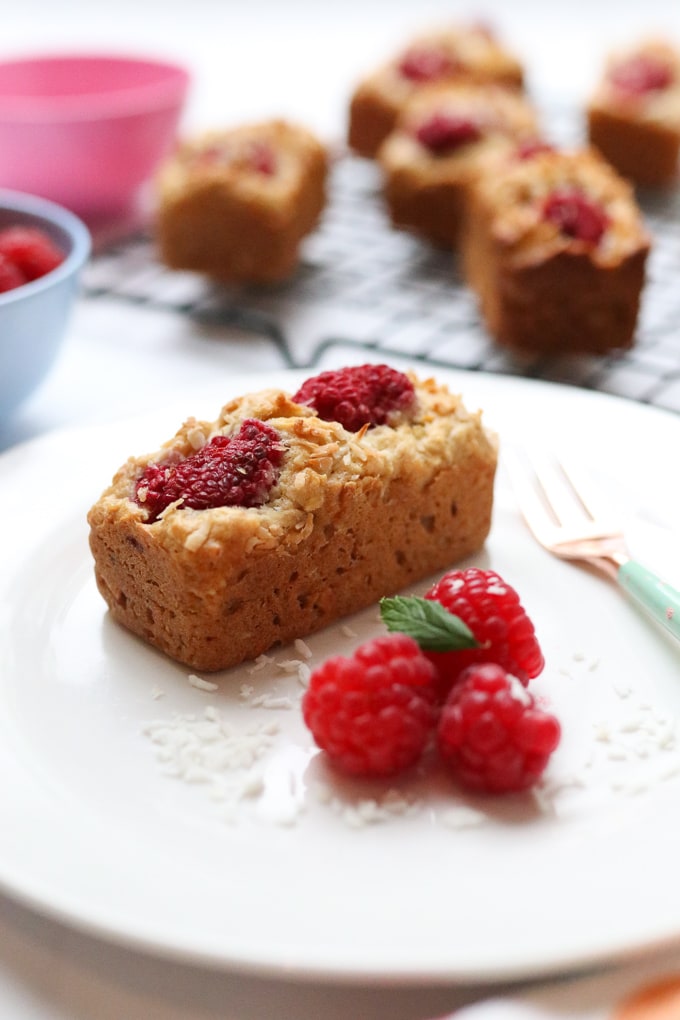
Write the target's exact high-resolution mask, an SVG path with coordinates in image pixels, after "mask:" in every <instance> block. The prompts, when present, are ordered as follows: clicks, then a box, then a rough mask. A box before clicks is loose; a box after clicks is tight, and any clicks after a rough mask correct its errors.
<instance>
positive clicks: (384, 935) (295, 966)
mask: <svg viewBox="0 0 680 1020" xmlns="http://www.w3.org/2000/svg"><path fill="white" fill-rule="evenodd" d="M437 374H438V375H439V377H440V378H441V379H442V380H444V381H447V382H448V383H449V384H450V385H451V386H452V388H454V389H455V390H457V391H459V392H462V393H463V394H464V396H465V399H466V403H467V404H468V405H469V406H471V407H472V406H482V407H484V408H485V413H486V418H487V421H488V423H489V424H491V425H493V426H494V427H495V428H497V429H498V430H499V431H500V434H501V438H502V441H503V442H504V443H507V442H516V441H519V442H524V441H525V440H528V439H532V440H534V441H535V440H536V438H537V437H538V438H540V440H541V442H542V443H544V444H548V445H550V446H552V447H554V448H556V449H559V450H560V451H566V452H570V453H572V454H575V455H577V456H578V457H579V458H580V459H581V461H582V462H583V464H584V465H585V467H586V472H587V473H588V474H589V475H590V476H591V478H592V480H593V482H594V483H595V484H596V485H597V486H598V488H600V489H602V490H603V491H604V493H605V495H607V496H610V497H612V498H614V499H616V500H617V501H620V502H621V503H622V505H626V506H627V507H628V508H629V510H630V511H631V512H630V514H629V524H630V527H631V535H632V536H633V538H634V541H635V543H636V545H637V546H638V547H639V548H638V551H640V550H641V551H642V552H643V553H644V554H646V555H647V556H648V558H650V559H651V560H652V561H656V562H654V563H653V565H656V566H658V565H659V564H662V565H663V566H664V567H665V568H666V569H667V572H669V571H670V572H671V574H674V576H670V577H669V580H675V583H676V584H677V583H678V581H679V579H680V572H678V570H677V568H676V567H675V565H674V564H673V562H672V558H671V556H670V555H669V550H672V548H673V545H672V543H673V541H676V543H677V535H674V533H673V531H672V529H671V527H670V525H672V524H673V522H675V521H677V520H678V510H679V509H680V486H679V484H678V473H677V471H676V459H677V449H678V442H679V440H680V419H678V418H677V417H674V416H672V415H670V414H664V413H662V412H658V411H654V410H651V409H649V408H646V407H643V406H639V405H635V404H632V403H628V402H624V401H619V400H616V399H615V398H607V397H602V396H597V395H595V394H591V393H587V392H583V391H579V390H576V389H567V388H561V387H557V386H551V385H546V384H540V383H533V382H530V381H523V380H517V379H512V378H504V377H501V376H498V377H489V376H482V375H478V374H471V375H467V374H466V373H462V372H460V373H450V372H444V371H441V372H439V373H437ZM300 378H301V377H300V376H299V375H292V374H291V375H285V376H282V375H278V376H277V377H271V376H267V377H264V376H260V377H258V378H257V379H253V378H252V377H251V378H240V379H235V380H232V381H231V382H230V383H228V384H227V385H226V386H225V388H224V391H223V392H221V394H220V396H219V398H215V397H214V395H212V396H209V395H206V394H202V395H201V396H200V398H197V399H195V400H190V399H189V398H187V401H186V402H185V404H184V405H183V407H182V408H181V409H180V412H179V414H177V413H176V412H175V411H174V410H172V409H170V410H169V411H167V412H163V413H159V414H157V415H155V416H152V417H149V418H145V419H143V420H140V421H136V422H129V423H123V424H120V425H115V426H107V427H105V428H101V429H97V430H91V431H89V432H87V433H86V432H70V433H59V434H54V435H52V436H49V437H47V438H45V439H42V440H39V441H36V442H33V443H29V444H27V445H24V446H22V447H19V448H16V449H15V450H13V451H11V452H10V453H8V454H6V455H4V456H3V457H2V458H0V479H1V480H2V492H3V499H2V504H1V507H0V519H1V526H0V536H1V537H0V545H1V551H2V565H3V567H2V576H1V578H0V634H1V642H0V644H1V648H2V651H1V653H0V654H1V657H2V658H1V670H0V775H2V782H1V783H0V817H2V820H3V821H2V836H1V837H0V881H1V882H2V885H3V887H4V889H5V890H6V891H8V892H9V893H10V894H12V895H15V896H17V897H20V898H21V899H22V900H24V901H25V902H28V903H30V904H32V905H34V906H35V907H36V908H37V909H39V910H41V911H44V912H48V913H50V914H52V915H55V916H57V917H59V918H61V919H65V920H67V921H69V922H70V923H73V924H76V925H78V926H80V927H82V928H84V929H86V930H90V931H93V932H96V933H98V934H101V935H104V936H106V937H108V938H112V939H115V940H119V941H121V942H125V943H126V944H131V945H137V946H140V947H144V948H147V949H152V950H153V951H155V952H160V953H163V954H165V955H171V956H176V957H178V958H182V959H191V960H197V961H203V962H209V963H214V964H217V965H220V966H227V967H234V968H240V969H243V970H249V971H255V972H262V973H278V974H284V975H286V974H287V975H291V976H297V977H306V976H310V977H311V976H316V977H320V976H326V977H331V978H334V979H342V980H344V979H347V980H349V979H352V980H364V979H366V980H379V981H381V982H405V981H420V980H436V979H442V980H461V981H463V980H469V981H473V980H496V979H501V978H507V977H522V976H528V975H537V974H545V973H549V972H551V971H554V970H557V969H560V970H564V969H565V968H572V967H574V968H575V967H580V966H583V965H585V964H589V963H593V962H595V961H601V960H605V959H613V958H616V957H617V956H621V955H622V954H625V953H627V952H630V951H631V950H634V949H643V948H646V947H652V946H658V945H659V944H661V943H664V942H667V941H670V940H673V939H675V938H676V937H677V936H679V935H680V887H679V885H678V883H677V881H676V873H677V861H678V859H679V857H680V826H678V825H677V821H676V806H677V801H678V796H679V794H680V780H679V778H678V776H680V751H678V748H677V747H676V745H675V738H674V726H675V719H676V717H677V715H678V712H679V711H680V668H679V667H680V658H679V655H680V648H678V646H677V645H675V644H673V643H672V641H671V640H670V639H669V638H668V637H667V636H666V635H665V634H664V633H662V632H661V631H660V630H658V629H657V628H656V627H655V625H653V624H652V623H651V622H649V621H648V620H647V619H646V618H644V617H643V616H642V615H641V614H640V612H639V611H638V610H636V609H635V608H634V607H633V606H632V605H631V604H630V603H629V602H628V601H627V600H626V598H625V596H623V595H622V594H621V593H620V592H619V591H618V590H617V589H616V588H615V587H613V586H612V585H610V584H608V583H607V582H606V581H603V580H601V579H600V578H598V577H596V576H595V575H593V574H591V573H589V572H588V571H586V570H582V569H580V568H578V567H574V566H573V565H568V564H563V563H559V562H557V561H555V560H553V559H552V558H550V557H549V556H548V555H547V554H545V553H544V552H543V551H542V550H540V549H538V548H537V547H536V546H535V545H534V544H533V542H532V540H531V538H530V537H529V536H528V534H527V533H526V531H525V529H524V526H523V524H522V522H521V520H520V518H519V516H518V514H517V512H516V509H515V507H514V504H513V501H512V496H511V494H510V492H509V489H508V488H507V486H506V482H505V479H504V477H503V475H502V473H501V475H500V477H499V483H498V490H497V500H496V510H495V518H494V525H493V530H492V535H491V537H490V540H489V542H488V545H487V548H486V550H485V551H484V552H483V553H482V554H481V555H479V556H478V557H477V558H476V562H478V563H479V564H482V565H484V564H486V565H490V566H492V567H493V568H495V569H496V570H498V571H499V572H500V573H501V574H502V575H503V576H504V577H505V578H506V579H507V580H508V581H509V582H510V583H511V584H514V586H515V587H516V588H517V589H518V590H519V592H520V594H521V596H522V599H523V601H524V604H525V605H526V607H527V609H528V610H529V612H530V613H531V615H532V617H533V619H534V622H535V624H536V628H537V631H538V634H539V636H540V638H541V640H542V643H543V646H544V650H545V654H546V659H547V667H546V670H545V672H544V674H543V675H542V676H541V677H540V678H539V679H538V680H536V681H535V682H534V689H535V691H536V692H537V693H538V694H539V695H540V696H541V697H543V698H545V699H546V702H547V703H548V704H549V705H550V706H551V708H552V709H553V710H554V711H555V712H557V714H558V715H559V717H560V718H561V720H562V723H563V728H564V739H563V742H562V745H561V747H560V749H559V750H558V752H557V754H556V755H555V757H554V760H553V761H552V762H551V766H550V769H549V772H548V775H547V778H546V788H545V790H544V791H543V792H542V795H541V796H540V797H539V798H534V797H531V796H523V797H519V798H509V799H506V800H500V801H499V800H490V801H481V800H477V801H475V800H470V799H465V798H463V797H462V796H461V794H460V793H459V792H457V791H456V789H455V787H454V785H453V784H452V783H451V782H450V781H449V780H448V779H447V777H445V776H444V775H442V774H435V773H433V772H428V771H427V770H426V771H425V772H424V773H423V774H419V775H416V776H412V777H410V778H409V779H408V780H405V781H399V782H396V781H395V782H394V783H391V784H387V785H381V784H371V783H364V784H360V783H354V784H353V783H348V782H344V783H340V782H338V781H337V780H336V779H335V778H334V777H333V775H332V774H331V773H330V772H329V771H328V770H327V769H326V768H325V765H324V762H323V761H322V760H321V756H320V755H318V754H316V753H315V751H314V748H313V746H312V743H311V740H310V738H309V736H308V734H307V733H306V731H305V728H304V726H303V724H302V722H301V718H300V711H299V700H300V697H301V695H302V691H303V687H302V685H301V683H300V680H299V677H298V675H297V672H296V671H295V670H293V672H287V671H286V668H285V662H286V660H291V659H294V658H296V657H297V656H298V654H299V652H298V651H297V650H295V649H292V650H291V649H287V650H286V649H284V650H282V651H280V652H277V653H276V656H275V660H276V661H275V662H272V663H271V664H269V665H267V666H265V668H263V669H262V670H261V671H258V672H252V665H249V666H245V667H243V668H239V669H237V670H234V671H233V672H232V673H229V674H222V675H220V676H218V677H212V678H204V679H210V680H212V681H215V682H217V684H218V689H217V690H214V691H210V690H202V689H198V688H196V687H195V686H193V685H192V683H191V682H190V681H189V678H188V671H187V670H186V669H184V668H182V667H180V666H178V665H176V664H174V663H172V662H170V661H168V660H166V659H165V658H164V657H163V656H161V655H160V654H158V653H156V652H155V651H153V650H152V649H150V648H148V647H146V646H145V645H144V644H142V643H141V642H139V641H138V640H137V639H136V638H134V637H132V636H130V635H129V634H128V633H126V632H125V631H123V630H122V629H119V628H118V627H117V626H116V625H114V624H113V623H112V622H111V621H110V620H109V619H108V617H107V615H106V613H105V609H104V605H103V603H102V601H101V599H100V598H99V596H98V594H97V592H96V589H95V585H94V581H93V575H92V565H91V562H90V558H89V552H88V547H87V526H86V523H85V515H86V512H87V510H88V508H89V506H90V504H91V503H92V502H93V501H94V500H95V499H96V497H97V496H98V494H99V492H100V491H101V489H102V488H103V487H104V486H105V484H107V483H108V481H109V479H110V477H111V475H112V473H113V471H114V470H115V469H116V468H117V467H118V465H119V464H120V463H122V462H123V460H124V459H125V458H126V457H127V456H128V455H129V454H132V453H142V452H145V451H147V450H151V449H156V448H157V446H158V445H159V444H160V442H161V441H163V440H164V439H166V438H167V437H168V436H169V435H171V434H172V433H173V432H174V430H175V428H176V427H177V426H178V425H179V424H180V421H181V419H182V417H183V416H184V415H185V414H187V415H188V414H191V413H195V414H197V415H199V416H206V417H209V418H212V417H214V415H215V414H216V412H217V410H218V407H219V404H220V403H221V401H222V399H227V398H228V397H230V396H233V395H235V394H237V393H239V392H245V391H248V390H250V389H252V388H254V387H259V386H266V385H275V384H281V385H284V386H287V387H290V388H291V389H293V388H295V386H296V385H297V383H298V382H299V379H300ZM424 587H425V586H424V585H423V586H422V588H424ZM416 590H422V589H416ZM347 622H348V623H349V625H350V626H351V628H352V633H351V634H350V631H349V630H348V629H347V627H346V626H341V625H338V626H335V627H333V628H331V629H330V630H329V631H328V632H326V633H323V634H319V635H316V636H314V637H312V638H310V639H309V640H308V645H309V648H310V649H311V651H312V654H313V658H312V659H311V660H310V664H311V665H312V666H313V665H314V664H315V663H317V662H319V661H321V659H322V658H324V657H325V656H327V655H328V654H329V653H331V652H349V651H351V649H352V648H353V647H354V646H355V645H356V644H358V643H359V642H360V641H361V640H364V639H365V638H366V637H368V636H369V635H371V634H374V633H376V632H377V631H378V630H379V629H380V628H379V625H378V623H377V622H376V613H375V611H373V610H371V611H368V612H366V613H363V614H360V615H359V616H357V617H356V619H352V620H350V621H347ZM281 663H284V666H282V665H281ZM291 668H292V667H291ZM206 711H207V716H206ZM192 717H193V719H192ZM216 719H219V720H221V721H222V722H223V723H224V724H225V727H224V728H225V729H230V732H231V734H232V736H231V737H230V738H229V739H227V738H226V737H224V734H223V735H222V736H221V737H220V738H219V740H217V741H216V742H215V741H214V742H213V743H212V744H210V739H211V738H212V737H214V736H215V720H216ZM211 720H212V722H211ZM173 727H174V728H173ZM180 733H181V734H182V735H183V738H184V739H185V740H186V741H188V742H189V743H187V744H185V745H184V751H183V752H182V753H183V754H184V758H182V756H181V753H180V752H179V751H178V750H177V741H178V734H180ZM152 737H155V740H154V739H152ZM246 744H247V745H248V746H249V747H250V749H251V751H252V753H253V758H252V759H251V760H247V757H246V758H242V759H241V761H240V764H238V763H236V762H235V760H234V756H233V754H232V752H234V750H235V748H236V750H238V751H240V752H242V751H243V748H244V746H245V745H246ZM211 747H212V751H213V752H214V754H213V758H214V757H215V755H217V753H218V752H219V753H222V755H223V758H224V759H225V761H226V760H228V761H229V762H230V764H229V767H227V766H225V771H224V772H223V773H222V774H221V776H216V770H215V764H214V760H211V759H210V753H211V752H210V749H211ZM173 749H174V750H173ZM173 754H174V757H173ZM258 754H259V755H260V756H259V757H257V755H258ZM230 755H231V758H230ZM178 760H181V761H182V762H183V764H182V765H181V767H179V768H178V767H177V761H178ZM173 762H174V766H173ZM187 763H189V764H191V768H189V767H188V765H187ZM173 767H174V768H175V772H177V771H179V773H180V775H175V776H174V777H172V776H170V775H168V774H167V773H168V771H172V769H173Z"/></svg>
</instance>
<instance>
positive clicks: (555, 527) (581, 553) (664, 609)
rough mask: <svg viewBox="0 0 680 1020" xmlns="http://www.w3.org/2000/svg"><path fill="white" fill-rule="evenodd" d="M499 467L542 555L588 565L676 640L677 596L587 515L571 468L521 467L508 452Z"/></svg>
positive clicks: (541, 463) (614, 532) (612, 531)
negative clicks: (616, 586) (550, 555)
mask: <svg viewBox="0 0 680 1020" xmlns="http://www.w3.org/2000/svg"><path fill="white" fill-rule="evenodd" d="M527 460H528V458H527ZM503 464H504V467H505V468H506V470H507V473H508V476H509V478H510V482H511V484H512V488H513V490H514V493H515V498H516V500H517V504H518V506H519V508H520V511H521V513H522V516H523V517H524V520H525V521H526V524H527V525H528V527H529V530H530V531H531V532H532V534H533V535H534V537H535V538H536V539H537V541H538V542H539V543H540V544H541V545H542V546H543V547H544V548H545V549H547V550H548V552H550V553H552V554H553V555H554V556H558V557H560V558H561V559H565V560H576V561H581V562H583V563H589V564H591V565H592V566H593V567H595V568H596V569H598V570H600V571H601V572H603V573H604V574H606V575H607V576H608V577H610V578H612V579H613V580H615V581H616V582H617V583H618V584H619V585H620V586H621V587H622V588H623V589H624V590H625V591H627V592H628V594H629V595H631V596H632V597H633V599H635V601H636V602H637V603H638V604H639V605H640V606H642V607H643V608H644V609H645V610H646V611H647V612H648V613H649V614H650V615H651V616H652V617H653V618H654V619H655V620H656V621H657V622H658V623H660V624H661V625H662V626H663V627H665V628H666V630H668V631H670V633H671V634H672V635H673V636H674V637H675V638H677V639H678V640H680V592H678V591H676V590H675V589H674V588H673V587H671V585H669V584H667V583H666V582H665V581H662V580H661V578H659V577H657V576H656V574H654V573H652V572H651V571H650V570H648V569H647V568H646V567H644V566H643V565H642V564H641V563H639V562H638V561H637V560H635V559H633V558H632V557H631V555H630V553H629V551H628V548H627V546H626V540H625V537H624V534H623V530H622V528H621V526H620V524H618V523H617V522H615V521H608V520H606V519H605V518H602V517H600V516H599V515H598V514H596V513H593V512H592V511H591V509H589V507H588V505H587V503H586V501H585V498H584V497H583V495H582V492H583V489H582V487H581V486H580V485H579V484H578V483H577V481H576V477H575V472H574V469H573V468H569V469H567V468H566V467H565V465H564V464H561V463H557V462H555V461H552V462H551V461H549V460H547V459H545V458H543V459H541V458H536V457H534V458H532V460H531V463H530V464H529V463H524V461H523V458H521V457H520V456H519V454H518V453H517V452H516V451H513V450H507V451H504V455H503Z"/></svg>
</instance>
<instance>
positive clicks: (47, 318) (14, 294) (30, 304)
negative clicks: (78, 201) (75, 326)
mask: <svg viewBox="0 0 680 1020" xmlns="http://www.w3.org/2000/svg"><path fill="white" fill-rule="evenodd" d="M9 226H29V227H37V228H38V229H40V230H42V231H44V232H45V234H47V236H48V237H50V238H51V239H52V240H53V241H54V242H55V244H57V245H58V246H59V247H60V248H61V250H62V251H63V252H64V253H65V255H66V257H65V259H64V261H63V262H62V263H61V265H60V266H58V267H57V268H56V269H54V270H52V272H51V273H47V274H46V275H45V276H43V277H41V278H40V279H38V280H34V281H32V282H31V283H26V284H24V285H23V286H22V287H17V288H16V289H15V290H9V291H6V292H5V293H3V294H0V419H6V418H8V417H9V415H10V414H11V413H12V412H13V411H14V410H15V409H16V408H17V407H18V406H19V404H21V402H22V401H23V400H25V399H26V397H27V396H28V395H29V394H30V393H32V392H33V390H34V389H35V388H36V387H37V386H38V384H39V383H41V382H42V380H43V379H44V378H45V376H46V375H47V373H48V372H49V370H50V368H51V367H52V365H53V363H54V361H55V360H56V357H57V353H58V351H59V347H60V345H61V343H62V340H63V339H64V335H65V333H66V326H67V323H68V319H69V315H70V313H71V310H72V308H73V304H74V300H75V297H76V294H77V291H78V285H79V280H80V273H81V270H82V268H83V266H84V265H85V263H86V261H87V259H88V258H89V255H90V251H91V238H90V233H89V231H88V229H87V227H86V226H85V224H84V223H82V222H81V220H79V219H78V217H77V216H74V214H73V213H71V212H69V211H68V210H67V209H63V208H62V207H61V206H59V205H56V204H55V203H54V202H48V201H47V200H46V199H43V198H36V197H35V196H33V195H24V194H22V193H21V192H18V191H4V190H2V189H0V229H3V228H4V227H9Z"/></svg>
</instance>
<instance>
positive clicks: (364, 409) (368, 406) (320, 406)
mask: <svg viewBox="0 0 680 1020" xmlns="http://www.w3.org/2000/svg"><path fill="white" fill-rule="evenodd" d="M293 400H294V401H295V403H296V404H306V405H307V406H308V407H313V408H314V410H315V411H316V413H317V414H318V416H319V418H323V420H324V421H337V422H340V424H341V425H342V426H343V427H344V428H346V429H347V431H348V432H358V431H359V430H360V429H361V428H363V427H364V426H365V425H367V426H368V427H369V428H371V427H372V426H374V425H389V424H390V423H391V422H393V421H394V420H395V416H397V415H399V414H403V413H404V412H407V411H408V410H409V409H410V408H412V407H413V405H414V404H415V390H414V388H413V383H412V382H411V380H410V379H409V378H408V376H406V375H404V373H403V372H398V371H397V370H396V369H394V368H390V367H389V365H356V366H351V367H349V368H339V369H336V370H333V371H328V372H321V373H320V375H316V376H314V377H313V378H311V379H307V380H306V381H305V382H304V383H303V384H302V386H301V387H300V389H299V390H298V391H297V393H296V394H295V395H294V396H293Z"/></svg>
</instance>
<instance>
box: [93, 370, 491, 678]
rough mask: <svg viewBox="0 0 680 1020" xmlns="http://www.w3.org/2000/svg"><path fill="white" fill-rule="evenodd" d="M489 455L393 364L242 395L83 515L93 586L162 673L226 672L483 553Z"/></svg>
mask: <svg viewBox="0 0 680 1020" xmlns="http://www.w3.org/2000/svg"><path fill="white" fill-rule="evenodd" d="M327 419H329V420H327ZM496 458H497V447H496V440H495V437H494V436H493V435H492V434H490V433H489V432H488V431H487V430H486V429H485V428H484V427H483V425H482V421H481V416H480V414H479V413H478V412H476V413H468V411H466V409H465V407H464V406H463V404H462V402H461V400H460V398H459V397H457V396H454V395H452V394H451V393H450V392H449V391H448V390H447V389H446V388H445V387H443V386H441V385H437V383H436V382H434V381H433V380H431V379H428V380H424V381H420V380H419V379H417V378H416V377H415V376H413V375H409V376H406V375H403V374H402V373H400V372H396V371H395V370H393V369H390V368H388V367H387V366H375V365H372V366H359V367H357V368H351V369H342V370H339V371H337V372H327V373H322V374H321V375H320V376H317V377H314V378H312V379H309V380H307V382H306V383H305V384H304V385H303V386H302V387H301V388H300V390H298V392H297V393H296V394H294V396H293V397H291V396H290V395H289V394H287V393H285V392H282V391H279V390H266V391H263V392H260V393H254V394H250V395H247V396H243V397H240V398H238V399H235V400H232V401H231V402H229V403H228V404H226V406H225V407H224V408H223V409H222V411H221V414H220V415H219V417H218V418H217V420H216V421H214V422H203V421H196V420H194V419H189V420H188V421H187V422H186V423H185V424H184V425H183V426H182V428H181V429H180V430H179V431H178V433H177V434H176V436H175V437H174V438H173V439H171V440H169V441H168V442H167V443H165V445H164V446H162V447H161V449H160V450H158V451H156V452H154V453H152V454H148V455H146V456H143V457H133V458H131V459H130V460H129V461H128V462H127V463H126V464H125V465H123V466H122V467H121V468H120V470H119V471H118V472H117V474H116V475H115V477H114V479H113V483H112V485H111V486H110V488H108V489H107V490H106V491H105V492H104V493H103V495H102V496H101V497H100V499H99V500H98V501H97V503H96V504H95V505H94V506H93V507H92V509H91V510H90V513H89V515H88V521H89V524H90V545H91V549H92V553H93V556H94V560H95V573H96V579H97V585H98V587H99V590H100V592H101V594H102V596H103V597H104V599H105V601H106V603H107V604H108V606H109V609H110V611H111V614H112V616H113V617H114V618H115V619H116V620H117V621H119V622H120V623H122V624H123V625H124V626H125V627H127V628H129V629H130V630H131V631H133V632H134V633H135V634H138V635H139V636H141V637H142V638H143V639H145V640H146V641H148V642H149V643H151V644H152V645H155V646H156V647H157V648H159V649H161V650H162V651H163V652H165V653H167V655H169V656H171V657H172V658H173V659H176V660H178V661H179V662H182V663H185V664H186V665H188V666H190V667H192V668H193V669H197V670H209V671H214V670H220V669H225V668H227V667H230V666H233V665H235V664H237V663H239V662H241V661H243V660H245V659H251V658H255V657H257V656H258V655H260V654H262V653H264V652H266V651H267V650H268V649H270V648H271V647H273V646H275V645H278V644H282V643H285V642H289V641H291V640H293V639H296V638H300V637H303V636H304V635H307V634H310V633H311V632H313V631H316V630H318V629H320V628H322V627H324V626H325V625H327V624H329V623H331V622H332V621H334V620H337V619H338V618H339V617H342V616H344V615H346V614H349V613H353V612H356V611H357V610H359V609H361V608H363V607H365V606H367V605H369V604H371V603H372V602H374V601H376V600H377V599H379V598H380V597H382V596H384V595H390V594H394V593H396V592H397V591H399V589H401V588H403V587H404V586H405V585H408V584H410V583H411V582H414V581H417V580H419V579H421V578H425V577H427V576H428V575H429V574H432V573H433V572H435V571H438V570H440V569H442V568H444V567H447V566H449V565H451V564H453V563H455V562H456V561H459V560H461V559H462V558H464V557H466V556H468V555H470V554H471V553H473V552H475V551H476V550H478V549H479V548H480V547H481V546H482V545H483V543H484V541H485V539H486V536H487V534H488V531H489V528H490V523H491V511H492V500H493V483H494V473H495V467H496Z"/></svg>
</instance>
